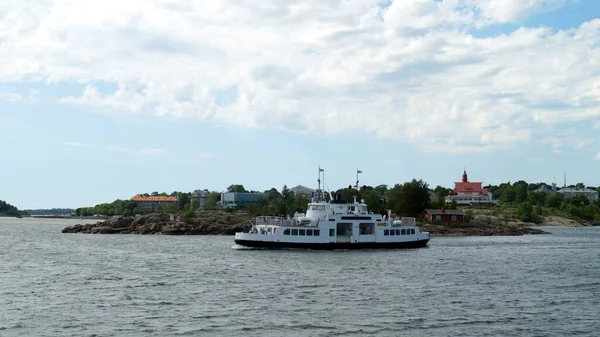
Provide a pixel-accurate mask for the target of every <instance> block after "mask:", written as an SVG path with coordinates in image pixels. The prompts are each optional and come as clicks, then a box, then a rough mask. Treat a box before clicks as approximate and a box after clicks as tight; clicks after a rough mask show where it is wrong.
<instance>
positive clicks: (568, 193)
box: [558, 187, 598, 202]
mask: <svg viewBox="0 0 600 337" xmlns="http://www.w3.org/2000/svg"><path fill="white" fill-rule="evenodd" d="M558 193H561V194H562V195H564V196H565V198H571V197H575V196H578V195H583V196H585V197H587V198H588V199H589V200H590V201H591V202H594V201H596V200H598V191H596V190H592V189H589V188H587V187H586V188H577V187H575V188H571V187H566V188H562V189H560V190H558Z"/></svg>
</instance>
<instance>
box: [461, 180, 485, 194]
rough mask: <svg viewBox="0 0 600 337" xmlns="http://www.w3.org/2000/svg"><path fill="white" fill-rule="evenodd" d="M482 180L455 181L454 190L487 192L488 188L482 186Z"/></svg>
mask: <svg viewBox="0 0 600 337" xmlns="http://www.w3.org/2000/svg"><path fill="white" fill-rule="evenodd" d="M481 184H482V183H481V182H478V183H471V182H468V183H462V182H461V183H454V190H455V191H456V192H481V193H487V188H482V187H481Z"/></svg>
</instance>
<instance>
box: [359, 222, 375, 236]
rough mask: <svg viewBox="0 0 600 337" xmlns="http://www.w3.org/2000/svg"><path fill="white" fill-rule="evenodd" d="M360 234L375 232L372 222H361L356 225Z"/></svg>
mask: <svg viewBox="0 0 600 337" xmlns="http://www.w3.org/2000/svg"><path fill="white" fill-rule="evenodd" d="M358 229H359V233H360V235H372V234H373V233H375V224H374V223H361V224H359V225H358Z"/></svg>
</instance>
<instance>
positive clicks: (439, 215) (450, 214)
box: [425, 208, 465, 223]
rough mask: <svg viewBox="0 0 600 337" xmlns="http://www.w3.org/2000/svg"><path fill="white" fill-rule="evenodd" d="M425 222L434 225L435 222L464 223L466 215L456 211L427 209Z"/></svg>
mask: <svg viewBox="0 0 600 337" xmlns="http://www.w3.org/2000/svg"><path fill="white" fill-rule="evenodd" d="M425 221H427V222H429V223H433V222H435V221H441V222H448V223H463V222H464V221H465V213H464V212H463V211H459V210H456V209H445V208H442V209H426V210H425Z"/></svg>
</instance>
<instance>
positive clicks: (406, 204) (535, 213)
mask: <svg viewBox="0 0 600 337" xmlns="http://www.w3.org/2000/svg"><path fill="white" fill-rule="evenodd" d="M543 185H545V184H544V183H527V182H525V181H522V180H521V181H517V182H515V183H510V182H507V183H502V184H500V185H488V186H486V188H487V189H488V191H489V192H491V193H492V194H493V196H494V199H497V200H499V204H500V206H499V207H501V208H511V209H514V211H515V216H516V217H517V218H518V219H519V220H522V221H527V222H540V221H541V219H542V217H543V216H548V215H559V216H565V217H568V218H571V219H575V220H579V221H589V222H592V223H595V224H600V201H594V202H592V201H590V200H589V199H588V198H586V197H584V196H578V197H573V198H564V196H563V195H562V194H560V193H548V192H544V191H538V189H539V188H540V187H541V186H543ZM571 186H572V187H573V188H583V184H581V183H580V184H576V185H571ZM453 190H454V189H452V188H447V187H443V186H436V187H435V188H430V187H429V185H428V184H427V183H426V182H425V181H423V180H417V179H413V180H411V181H408V182H404V183H402V184H395V185H394V186H391V187H390V186H388V185H377V186H366V185H363V186H361V187H359V188H358V189H356V188H355V187H353V186H348V187H346V188H341V189H338V190H336V191H332V192H331V195H332V196H334V197H336V196H337V198H339V199H342V200H346V201H348V202H352V201H353V200H354V198H356V199H357V200H358V201H364V202H365V203H366V204H367V206H368V208H369V210H371V211H373V212H375V213H380V214H384V213H386V212H387V210H388V209H389V210H391V211H392V213H394V214H396V215H399V216H412V217H420V216H421V215H422V214H423V211H424V210H425V209H426V208H443V207H446V208H449V209H455V208H457V205H456V203H455V202H453V203H451V204H447V203H446V201H445V198H446V196H448V194H449V193H451V192H452V191H453ZM599 190H600V189H599ZM227 192H241V193H249V192H258V191H252V190H247V189H246V188H244V186H243V185H242V184H233V185H230V186H229V187H228V188H227ZM599 192H600V191H599ZM207 193H208V199H207V201H206V208H205V209H209V210H210V209H217V205H218V203H219V201H220V198H221V194H220V193H219V192H215V191H212V192H208V191H207ZM262 193H264V194H265V195H266V196H265V198H263V199H260V200H258V201H257V202H254V203H249V204H247V205H245V206H244V207H243V209H244V210H245V211H246V212H248V213H250V214H253V215H278V216H286V215H293V214H294V213H295V212H305V211H306V207H307V205H308V203H309V201H310V200H309V199H307V198H306V197H303V196H299V195H298V196H295V195H294V193H293V192H292V191H291V190H290V189H289V188H288V187H287V186H283V187H282V188H281V189H280V190H278V189H277V188H274V187H273V188H271V189H268V190H265V191H262ZM144 195H147V196H148V195H154V196H176V197H177V199H178V201H177V203H176V204H172V205H171V204H165V205H160V206H159V207H158V209H157V212H163V213H177V214H181V215H187V216H192V215H193V214H194V212H196V211H198V210H199V209H198V206H199V205H198V201H197V200H193V199H192V193H191V192H181V191H174V192H172V193H169V194H167V193H165V192H161V193H159V192H152V193H150V194H144ZM326 198H327V199H329V195H326ZM229 210H231V209H229ZM76 213H77V215H94V214H103V215H131V214H138V213H140V209H139V207H138V205H137V203H136V202H134V201H131V200H115V201H114V202H112V203H107V204H99V205H96V206H94V207H87V208H79V209H77V210H76Z"/></svg>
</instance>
